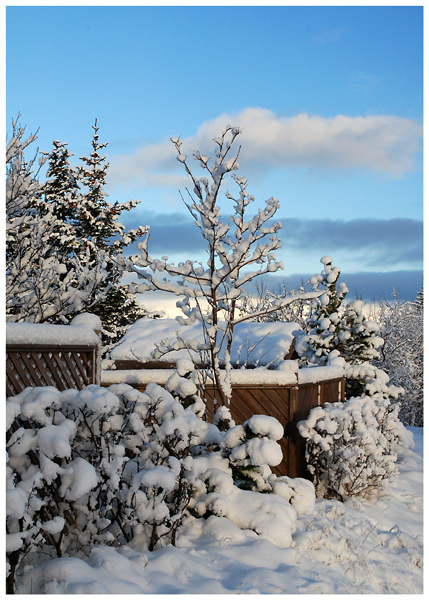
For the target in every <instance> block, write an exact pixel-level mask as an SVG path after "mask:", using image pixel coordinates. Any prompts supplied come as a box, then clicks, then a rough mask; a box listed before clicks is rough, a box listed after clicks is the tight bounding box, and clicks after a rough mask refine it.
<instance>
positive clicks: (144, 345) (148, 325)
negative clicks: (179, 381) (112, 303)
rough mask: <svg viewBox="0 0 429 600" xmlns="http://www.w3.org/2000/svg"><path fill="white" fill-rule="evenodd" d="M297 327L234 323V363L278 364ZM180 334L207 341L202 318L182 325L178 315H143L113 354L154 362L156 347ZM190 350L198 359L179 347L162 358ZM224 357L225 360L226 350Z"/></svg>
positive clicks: (116, 357)
mask: <svg viewBox="0 0 429 600" xmlns="http://www.w3.org/2000/svg"><path fill="white" fill-rule="evenodd" d="M220 326H222V323H220ZM297 330H299V325H298V324H297V323H280V322H275V323H251V322H242V323H238V324H237V325H236V326H235V327H234V335H233V342H232V349H231V364H232V366H233V367H238V366H247V367H251V368H254V367H258V366H270V367H271V368H277V367H278V366H279V364H280V363H282V362H283V361H284V359H285V358H286V356H287V355H288V353H289V351H290V350H291V346H292V342H293V339H294V335H293V332H294V331H297ZM220 333H221V332H219V334H218V335H219V336H220ZM177 336H179V337H180V338H183V339H185V340H186V339H189V340H192V341H195V342H200V343H202V342H204V337H203V329H202V326H201V323H199V322H195V323H193V324H192V325H180V324H179V323H178V322H177V321H176V320H175V319H148V318H143V319H139V320H138V321H136V323H134V325H132V326H131V327H130V329H129V330H128V331H127V333H126V334H125V336H124V337H123V338H122V341H121V342H120V344H119V345H118V346H117V347H116V348H114V349H113V350H112V352H111V358H112V359H113V360H132V361H136V360H137V361H140V362H142V363H145V362H150V361H152V360H153V358H152V357H151V353H152V352H153V351H154V350H155V349H156V344H157V343H160V342H161V340H164V339H165V338H168V340H169V342H170V343H174V342H175V341H176V339H177ZM190 354H191V356H192V357H193V358H194V359H197V358H198V356H197V354H196V353H195V352H193V351H191V350H178V351H171V352H168V354H165V355H164V356H163V357H161V358H160V359H159V360H160V361H162V362H172V361H175V360H177V359H178V358H189V355H190ZM220 360H221V362H222V353H221V355H220Z"/></svg>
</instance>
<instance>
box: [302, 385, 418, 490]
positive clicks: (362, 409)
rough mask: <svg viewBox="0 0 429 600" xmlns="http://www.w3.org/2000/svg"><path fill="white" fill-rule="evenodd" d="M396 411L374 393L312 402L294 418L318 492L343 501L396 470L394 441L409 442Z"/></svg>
mask: <svg viewBox="0 0 429 600" xmlns="http://www.w3.org/2000/svg"><path fill="white" fill-rule="evenodd" d="M398 410H399V407H398V405H397V404H396V405H392V404H391V403H390V400H389V398H387V397H385V396H383V394H382V393H375V394H374V395H373V396H371V397H370V396H363V397H356V398H350V400H348V401H347V402H345V403H342V402H334V403H333V404H329V403H326V404H325V406H324V407H321V406H317V407H316V408H313V409H312V410H311V411H310V414H309V416H308V418H307V419H306V420H305V421H301V422H300V423H298V429H299V432H300V434H301V435H302V436H303V437H304V438H305V439H306V440H307V442H306V459H307V465H308V470H309V471H310V473H311V474H312V475H313V480H314V484H315V487H316V492H317V493H318V495H323V496H326V497H328V498H332V497H333V498H338V499H340V500H344V499H345V498H346V497H348V496H354V495H356V496H357V495H361V494H365V493H368V492H370V491H372V490H374V489H376V488H377V487H379V486H380V485H381V483H382V481H383V480H384V479H386V478H388V477H389V476H391V475H394V474H396V472H397V468H396V464H395V463H396V460H397V447H398V444H401V445H403V446H405V447H412V444H413V438H412V434H411V433H410V432H409V431H408V430H406V429H405V427H404V425H403V424H402V423H401V422H400V420H399V418H398Z"/></svg>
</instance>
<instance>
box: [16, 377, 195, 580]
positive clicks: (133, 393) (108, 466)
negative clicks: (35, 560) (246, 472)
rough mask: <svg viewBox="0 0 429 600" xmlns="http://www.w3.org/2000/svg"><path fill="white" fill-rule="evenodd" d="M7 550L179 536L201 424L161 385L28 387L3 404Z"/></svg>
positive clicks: (81, 547) (61, 550)
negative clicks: (140, 388) (192, 451)
mask: <svg viewBox="0 0 429 600" xmlns="http://www.w3.org/2000/svg"><path fill="white" fill-rule="evenodd" d="M7 407H8V413H7V414H8V422H7V452H8V463H7V476H8V478H7V507H8V519H7V533H8V535H7V552H8V557H9V563H10V569H11V571H10V573H11V579H12V580H13V578H14V573H15V569H16V567H17V566H18V564H19V563H20V561H21V560H22V558H23V557H25V555H26V554H28V553H31V552H33V553H34V551H35V549H36V548H37V550H38V553H39V554H40V553H41V552H43V553H45V554H47V555H48V556H64V555H69V554H70V553H72V554H74V555H75V554H79V553H80V552H86V551H88V550H89V548H90V546H91V545H93V544H95V543H97V544H100V543H102V544H120V543H125V542H129V541H130V540H131V539H133V537H134V536H135V535H137V534H138V535H139V536H140V538H141V537H142V536H144V537H145V540H146V545H147V547H148V548H149V549H153V548H154V547H155V546H156V544H157V542H158V541H159V540H160V539H161V538H163V537H166V538H167V539H168V540H169V541H173V543H174V538H175V535H176V531H177V527H178V525H179V524H180V519H181V517H182V514H183V511H184V509H185V508H186V506H187V504H188V502H189V498H190V493H191V486H192V480H191V479H190V473H191V468H192V457H191V456H189V450H190V448H191V447H192V445H193V444H194V443H196V442H197V441H198V439H199V437H198V436H199V432H200V429H201V421H200V420H199V419H198V417H197V416H196V415H195V413H194V412H193V411H192V410H190V409H185V408H183V406H182V405H181V404H180V403H179V402H176V401H175V400H174V399H173V397H172V396H171V395H170V394H169V393H168V392H167V391H166V390H164V389H163V388H161V387H159V386H157V385H155V384H150V385H149V386H148V388H147V390H146V392H145V393H141V392H138V391H137V390H134V389H133V388H131V387H130V386H128V385H125V384H119V385H114V386H111V387H110V389H105V388H99V387H97V386H92V385H91V386H88V387H87V388H86V389H85V390H83V391H80V392H78V391H77V390H66V391H64V392H59V391H58V390H56V389H55V388H35V389H31V388H27V389H26V390H24V391H23V392H22V393H21V394H19V395H18V396H16V397H14V398H12V399H10V401H9V402H8V403H7Z"/></svg>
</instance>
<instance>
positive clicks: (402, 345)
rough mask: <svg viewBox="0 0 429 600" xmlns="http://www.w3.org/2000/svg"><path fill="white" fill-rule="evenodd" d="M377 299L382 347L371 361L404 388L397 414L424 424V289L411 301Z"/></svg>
mask: <svg viewBox="0 0 429 600" xmlns="http://www.w3.org/2000/svg"><path fill="white" fill-rule="evenodd" d="M393 297H394V299H393V301H388V300H386V299H385V298H383V299H382V301H381V302H380V304H379V306H378V308H377V312H376V315H375V317H376V318H377V320H378V322H379V325H380V330H381V335H382V336H383V339H384V346H383V348H382V350H381V353H380V358H379V360H377V361H375V362H374V364H375V365H376V366H377V367H379V368H381V369H383V370H384V371H385V372H386V373H387V374H388V375H389V377H390V379H391V381H392V382H393V383H394V384H395V385H398V386H400V387H402V388H403V390H404V393H403V395H402V396H401V409H400V413H399V416H400V418H401V420H402V421H403V422H404V423H406V424H407V425H414V426H417V427H421V426H423V290H421V291H420V292H419V294H418V296H417V298H416V300H415V301H414V302H404V301H402V300H401V299H400V296H399V294H398V293H397V292H396V291H394V292H393Z"/></svg>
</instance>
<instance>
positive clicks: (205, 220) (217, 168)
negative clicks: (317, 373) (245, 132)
mask: <svg viewBox="0 0 429 600" xmlns="http://www.w3.org/2000/svg"><path fill="white" fill-rule="evenodd" d="M239 134H240V129H239V128H237V127H227V128H226V129H225V130H224V131H223V133H222V135H221V136H220V137H218V138H215V140H214V142H215V144H216V150H215V152H214V157H212V158H211V157H208V156H205V155H203V154H201V153H200V152H199V151H197V152H195V153H194V155H193V157H194V159H195V160H196V161H197V163H198V164H199V166H200V167H201V169H202V171H203V176H202V177H197V176H196V175H194V173H193V171H192V169H191V168H190V166H189V164H188V159H187V157H186V156H184V155H183V154H182V148H181V147H182V142H181V141H180V140H179V139H178V138H172V140H171V141H172V142H173V144H174V145H175V148H176V151H177V160H178V161H179V162H180V163H182V164H183V166H184V168H185V170H186V173H187V174H188V176H189V177H190V179H191V181H192V184H193V189H192V191H189V190H188V195H189V198H190V201H189V202H186V201H185V204H186V207H187V208H188V210H189V212H190V214H191V216H192V217H193V219H194V221H195V224H196V226H197V227H198V228H199V230H200V232H201V235H202V237H203V239H204V242H205V245H206V252H207V255H208V259H207V264H206V265H203V264H202V263H198V262H196V261H192V260H187V261H186V262H181V263H179V264H178V265H175V264H173V263H169V262H168V257H162V258H161V259H156V258H152V257H151V256H150V254H149V248H148V242H149V231H147V234H146V237H145V238H144V240H143V241H142V242H140V243H139V244H138V248H139V250H140V255H137V256H134V257H132V258H131V260H130V263H129V269H130V271H132V272H134V273H137V274H138V275H139V277H140V278H142V279H144V283H142V284H140V285H137V286H135V287H134V288H133V289H134V291H135V292H144V291H146V290H162V291H167V292H172V293H174V294H176V295H177V296H182V298H183V300H181V301H178V302H177V306H178V307H180V308H181V309H182V311H183V313H184V315H185V317H178V321H179V322H180V323H182V324H190V323H192V322H194V321H195V320H196V319H197V320H199V321H201V323H202V326H203V330H204V335H205V343H204V344H201V345H199V346H198V348H197V347H194V348H193V349H194V350H201V351H205V352H206V353H207V355H208V365H207V366H208V367H210V368H211V370H212V377H213V380H214V385H215V388H216V393H217V397H218V398H219V399H220V402H221V404H222V405H227V404H229V400H230V397H231V386H230V376H229V370H230V367H231V365H230V361H229V356H230V349H231V344H232V336H233V331H234V327H235V325H236V324H237V323H239V322H241V321H245V320H248V319H252V318H255V317H257V316H258V315H257V314H250V315H244V316H240V315H239V311H238V309H237V302H238V301H239V299H240V297H241V296H242V294H243V291H244V287H245V285H246V284H247V283H249V282H250V281H252V280H253V279H254V278H255V277H258V276H260V275H263V274H266V273H274V272H276V271H278V270H279V269H281V268H283V263H282V262H281V261H277V259H276V256H275V254H274V252H275V251H276V250H277V249H278V248H279V247H280V240H279V238H278V237H277V235H276V234H277V231H278V230H279V229H280V227H281V225H280V223H274V224H271V225H270V224H268V221H269V220H270V219H271V218H272V217H273V216H274V215H275V213H276V211H277V209H278V206H279V203H278V200H277V199H276V198H270V199H269V200H267V201H266V203H265V207H264V208H259V210H258V212H257V213H256V215H254V216H253V217H251V218H250V219H248V218H247V214H246V213H247V208H248V206H249V204H250V203H251V202H253V201H254V199H255V198H254V196H251V195H249V192H248V191H247V180H246V179H245V178H244V177H238V176H237V175H236V174H235V173H233V172H234V171H236V170H237V169H238V156H239V153H240V148H238V150H237V151H233V150H232V147H233V144H234V142H235V141H236V139H237V137H238V136H239ZM229 174H231V175H232V179H233V181H234V183H235V185H236V186H237V188H238V194H237V196H238V197H237V198H235V197H234V196H233V195H232V194H231V193H230V192H229V191H226V194H225V195H226V197H227V198H228V200H230V201H231V202H232V203H233V207H234V214H233V215H232V217H231V219H230V222H225V221H223V220H222V216H221V212H220V207H219V199H220V192H221V188H222V184H223V183H224V181H225V178H226V176H227V175H229ZM156 272H158V273H160V274H161V276H162V277H157V276H156ZM165 275H168V277H169V278H170V279H169V280H166V279H165ZM317 295H318V293H316V292H310V293H309V294H308V295H307V296H309V297H310V296H317ZM293 300H294V298H293V297H292V298H282V299H280V300H279V302H278V303H277V304H275V305H274V306H272V307H271V309H270V311H272V312H274V311H275V310H278V309H279V308H280V307H281V306H284V305H286V304H288V303H290V302H292V301H293ZM207 307H208V308H207ZM264 312H266V311H265V310H264ZM180 343H182V344H183V346H184V347H188V344H190V342H189V341H188V340H182V342H179V341H176V343H175V344H174V346H175V348H177V347H178V345H180ZM222 344H223V348H225V354H224V356H225V359H224V361H225V377H222V375H221V362H220V352H221V346H222ZM216 401H217V400H216V399H215V402H216Z"/></svg>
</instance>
